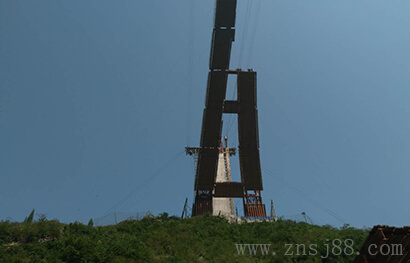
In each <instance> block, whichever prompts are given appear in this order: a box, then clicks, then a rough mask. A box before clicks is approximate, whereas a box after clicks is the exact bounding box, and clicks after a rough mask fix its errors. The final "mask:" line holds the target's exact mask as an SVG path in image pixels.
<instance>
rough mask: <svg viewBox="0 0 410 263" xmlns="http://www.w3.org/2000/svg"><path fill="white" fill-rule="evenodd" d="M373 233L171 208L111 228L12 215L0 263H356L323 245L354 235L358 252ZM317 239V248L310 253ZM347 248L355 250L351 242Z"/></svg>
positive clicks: (0, 232) (1, 232) (3, 229)
mask: <svg viewBox="0 0 410 263" xmlns="http://www.w3.org/2000/svg"><path fill="white" fill-rule="evenodd" d="M366 236H367V230H360V229H355V228H351V227H348V226H345V227H343V228H341V229H337V228H333V227H331V226H317V225H310V224H306V223H295V222H292V221H285V220H279V221H278V222H259V223H242V224H236V223H232V224H231V223H228V222H227V221H226V220H225V219H223V218H219V217H212V216H202V217H196V218H191V219H183V220H181V219H178V218H175V217H168V215H167V214H166V213H164V214H162V215H161V216H159V217H152V218H145V219H143V220H139V221H124V222H121V223H119V224H117V225H113V226H105V227H93V226H91V222H90V225H84V224H81V223H72V224H62V223H60V222H58V221H55V220H53V221H47V220H45V219H43V220H40V222H23V223H14V222H7V221H6V222H0V262H7V263H8V262H75V263H80V262H142V263H148V262H189V263H192V262H221V263H226V262H241V263H246V262H352V260H353V259H354V258H355V254H353V255H346V253H344V252H342V255H330V256H329V257H328V258H326V259H321V258H320V255H322V256H325V255H326V254H327V253H326V252H327V249H326V246H325V245H324V244H326V243H328V244H330V248H331V249H332V241H333V240H336V239H338V240H340V241H341V242H345V240H352V241H353V242H354V245H353V246H352V247H353V249H354V252H355V251H358V250H359V248H360V246H361V245H362V243H363V241H364V239H365V238H366ZM337 242H338V241H336V245H338V244H337ZM348 242H350V241H348ZM235 244H271V245H270V247H269V245H266V246H264V247H265V248H269V254H268V255H262V250H260V249H261V247H259V246H254V247H253V249H255V247H256V255H250V254H249V253H250V252H249V248H250V247H248V246H242V248H243V251H242V252H243V255H242V253H241V250H240V248H241V247H240V246H238V245H235ZM286 244H293V245H286ZM296 244H299V245H298V246H296ZM315 244H317V247H316V251H317V254H316V255H308V252H311V254H312V253H314V250H312V249H310V248H312V245H313V247H314V246H315ZM347 245H350V244H349V243H347ZM309 246H311V247H309ZM238 248H239V253H238ZM303 248H305V251H303ZM333 248H334V247H333ZM334 249H335V250H334V252H335V254H338V252H339V251H338V248H334ZM341 249H342V250H343V249H347V250H346V251H345V252H347V254H352V252H350V250H349V248H346V247H345V246H344V245H342V246H341ZM286 250H289V251H286ZM298 250H299V251H298ZM251 251H254V250H252V248H251ZM273 252H275V253H276V255H273V254H272V253H273ZM286 252H287V254H290V253H292V252H293V255H285V254H286ZM297 252H298V253H297ZM303 252H305V253H303ZM295 254H298V255H295ZM304 254H305V255H304Z"/></svg>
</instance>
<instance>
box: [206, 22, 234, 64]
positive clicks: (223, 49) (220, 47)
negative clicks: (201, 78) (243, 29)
mask: <svg viewBox="0 0 410 263" xmlns="http://www.w3.org/2000/svg"><path fill="white" fill-rule="evenodd" d="M234 37H235V30H234V29H220V28H214V31H213V33H212V44H211V56H210V60H209V68H210V69H211V70H216V69H220V70H225V69H228V68H229V61H230V57H231V48H232V42H233V41H234Z"/></svg>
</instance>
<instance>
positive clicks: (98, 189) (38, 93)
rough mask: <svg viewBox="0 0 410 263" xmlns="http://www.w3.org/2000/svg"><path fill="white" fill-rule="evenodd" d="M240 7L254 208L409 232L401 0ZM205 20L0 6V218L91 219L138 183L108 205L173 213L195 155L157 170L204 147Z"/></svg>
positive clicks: (193, 14) (206, 5)
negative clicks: (253, 82) (254, 113)
mask: <svg viewBox="0 0 410 263" xmlns="http://www.w3.org/2000/svg"><path fill="white" fill-rule="evenodd" d="M238 2H239V5H238V16H237V32H236V41H235V42H234V45H233V51H232V60H231V61H232V63H231V68H238V67H241V68H244V69H247V68H253V69H254V70H256V71H257V72H258V96H259V97H258V108H259V122H260V123H259V124H260V127H259V130H260V143H261V162H262V167H263V169H264V171H263V172H264V173H263V181H264V187H265V190H264V191H263V198H264V201H265V203H266V204H267V205H269V203H270V200H271V199H273V200H274V201H275V204H276V211H277V214H278V215H280V216H292V215H297V214H300V213H301V212H306V213H307V215H308V216H309V217H311V218H312V220H313V221H314V222H315V223H317V224H332V225H335V226H340V225H342V223H341V222H340V221H338V220H336V219H335V218H334V217H333V216H332V215H333V214H336V215H337V216H338V217H340V218H342V219H343V220H342V221H343V222H346V223H349V224H351V225H353V226H357V227H362V226H372V225H374V224H387V225H396V226H402V225H409V221H408V218H410V208H409V206H408V203H407V201H406V200H408V197H409V194H410V193H409V190H408V185H409V184H410V174H409V171H410V139H409V138H410V121H409V114H410V104H409V101H410V89H409V87H410V49H409V47H410V34H409V32H410V16H409V15H408V14H409V13H410V2H409V1H404V0H393V1H385V0H371V1H370V0H367V1H365V0H360V1H358V0H343V1H327V0H308V1H306V0H286V1H284V0H282V1H279V0H273V1H272V0H255V1H252V2H249V3H248V0H239V1H238ZM247 10H248V11H247ZM213 12H214V1H196V0H194V1H193V2H191V4H190V2H189V1H188V0H175V1H159V0H149V1H148V0H140V1H125V0H124V1H105V0H100V1H95V0H93V1H89V0H87V1H84V0H81V1H80V0H73V1H54V0H53V1H52V0H49V1H46V0H39V1H18V0H15V1H9V0H0V220H5V219H7V218H12V219H13V220H22V219H24V217H25V216H27V215H28V213H29V212H30V211H31V209H33V208H35V209H36V211H37V213H44V214H47V215H48V217H49V218H58V219H60V220H61V221H63V222H72V221H75V220H78V221H82V222H86V221H88V219H89V218H91V217H93V218H96V217H99V216H102V215H103V214H105V213H106V212H107V211H109V210H110V208H111V207H113V206H114V205H115V204H117V203H118V202H120V201H121V200H125V199H124V198H125V197H127V195H128V194H129V193H130V192H132V191H133V190H135V189H136V191H134V192H132V193H133V194H132V195H131V197H130V198H127V199H126V202H124V203H123V204H122V205H121V206H120V207H118V208H117V210H116V211H123V212H124V211H125V212H146V211H151V212H152V213H154V214H157V213H161V212H163V211H167V212H169V213H171V214H180V212H181V211H182V206H183V203H184V200H185V198H186V197H188V198H189V200H190V202H192V197H193V181H194V178H193V176H194V175H193V159H192V157H188V156H184V155H181V154H180V155H179V156H178V157H179V158H178V159H176V160H174V161H171V162H170V163H169V165H167V166H166V167H165V169H163V170H162V172H161V173H159V174H158V173H157V174H156V171H158V169H160V168H161V167H162V166H163V165H164V164H165V163H167V162H168V161H169V160H172V159H173V158H174V157H175V156H176V154H177V153H180V152H181V150H182V149H183V147H185V146H186V145H187V144H188V143H189V145H190V146H197V145H198V144H199V136H200V131H201V122H202V110H203V107H204V98H205V88H206V79H207V72H208V60H209V51H210V42H211V32H212V26H213V21H212V19H213ZM247 12H248V15H247ZM234 84H235V81H234V79H230V80H229V87H228V98H233V97H232V96H233V87H234ZM231 118H232V116H226V117H224V121H225V128H224V134H228V135H229V137H230V144H231V146H237V135H236V134H235V129H234V128H235V122H234V121H233V120H231ZM188 119H190V121H187V120H188ZM231 123H232V124H231ZM229 126H230V127H231V128H229ZM232 165H233V172H234V178H238V172H239V169H238V167H237V165H238V162H237V158H235V159H234V160H233V164H232ZM147 180H148V181H147ZM237 204H238V208H239V210H240V211H241V210H242V208H241V206H240V204H241V202H240V201H239V202H237ZM331 214H332V215H331Z"/></svg>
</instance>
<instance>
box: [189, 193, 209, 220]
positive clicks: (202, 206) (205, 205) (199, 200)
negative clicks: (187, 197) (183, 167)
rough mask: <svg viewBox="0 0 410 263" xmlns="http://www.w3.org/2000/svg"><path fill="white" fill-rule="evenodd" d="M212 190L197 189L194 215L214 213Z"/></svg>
mask: <svg viewBox="0 0 410 263" xmlns="http://www.w3.org/2000/svg"><path fill="white" fill-rule="evenodd" d="M212 210H213V209H212V191H199V190H198V191H196V193H195V203H194V206H193V207H192V216H199V215H202V214H207V213H209V214H212Z"/></svg>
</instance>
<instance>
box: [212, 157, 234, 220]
mask: <svg viewBox="0 0 410 263" xmlns="http://www.w3.org/2000/svg"><path fill="white" fill-rule="evenodd" d="M224 158H225V156H224V153H223V152H221V153H219V160H218V170H217V173H216V180H215V181H216V182H217V183H221V182H227V181H228V177H227V175H226V170H225V159H224ZM213 215H214V216H218V215H220V216H223V217H226V218H229V217H231V204H230V200H229V198H227V197H214V198H213Z"/></svg>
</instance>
